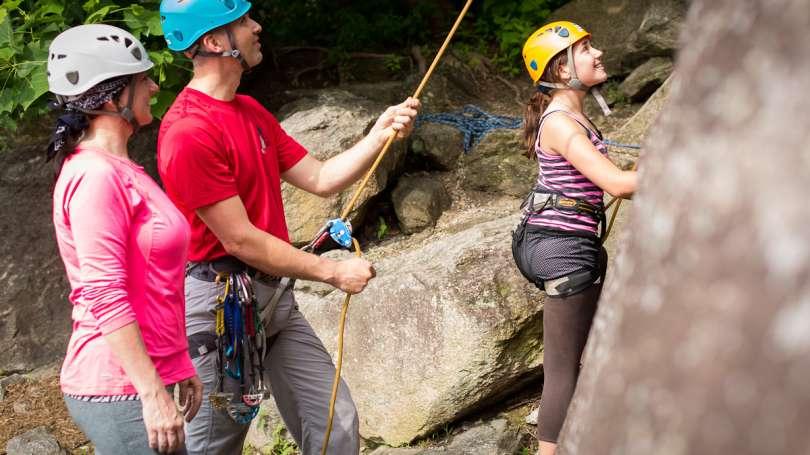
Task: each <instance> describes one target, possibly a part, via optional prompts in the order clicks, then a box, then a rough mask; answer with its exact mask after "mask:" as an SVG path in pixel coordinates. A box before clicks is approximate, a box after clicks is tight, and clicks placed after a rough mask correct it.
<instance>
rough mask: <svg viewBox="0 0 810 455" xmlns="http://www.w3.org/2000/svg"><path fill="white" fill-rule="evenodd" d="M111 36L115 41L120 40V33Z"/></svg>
mask: <svg viewBox="0 0 810 455" xmlns="http://www.w3.org/2000/svg"><path fill="white" fill-rule="evenodd" d="M110 38H112V39H113V41H115V42H116V43H117V42H119V40H120V38H118V35H110Z"/></svg>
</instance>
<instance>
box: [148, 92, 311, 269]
mask: <svg viewBox="0 0 810 455" xmlns="http://www.w3.org/2000/svg"><path fill="white" fill-rule="evenodd" d="M306 154H307V151H306V149H304V147H303V146H301V144H299V143H298V142H296V141H295V139H293V138H291V137H290V136H289V135H287V133H286V132H284V130H283V129H282V128H281V125H279V123H278V120H276V119H275V117H273V115H272V114H270V113H269V112H267V110H266V109H264V108H263V107H262V106H261V105H260V104H259V103H258V102H257V101H256V100H254V99H253V98H251V97H249V96H246V95H237V96H236V98H235V99H233V100H232V101H227V102H226V101H220V100H217V99H214V98H211V97H210V96H208V95H206V94H204V93H202V92H199V91H197V90H193V89H190V88H188V87H186V88H185V89H184V90H183V91H182V92H180V94H179V95H178V96H177V99H176V100H175V101H174V103H173V104H172V106H171V108H169V111H168V112H167V113H166V115H165V116H164V117H163V121H162V123H161V125H160V134H159V136H158V171H159V172H160V177H161V179H163V185H164V186H165V188H166V193H167V194H168V195H169V198H170V199H171V200H172V202H174V204H175V205H176V206H177V207H178V208H179V209H180V211H181V212H182V213H183V215H184V216H185V217H186V219H187V220H188V222H189V224H190V225H191V244H190V247H189V260H190V261H211V260H214V259H217V258H219V257H222V256H225V255H227V253H226V252H225V248H224V247H223V246H222V244H221V243H220V241H219V240H218V239H217V238H216V236H215V235H214V233H213V232H211V230H210V229H208V226H206V225H205V223H203V222H202V220H200V218H199V217H198V216H197V214H196V210H197V209H199V208H201V207H205V206H207V205H211V204H214V203H216V202H219V201H222V200H225V199H228V198H230V197H233V196H237V195H238V196H239V197H240V199H242V203H243V204H244V205H245V209H246V210H247V214H248V218H249V219H250V221H251V222H252V223H253V225H254V226H256V227H257V228H259V229H261V230H263V231H265V232H268V233H270V234H272V235H274V236H276V237H278V238H280V239H282V240H284V241H285V242H289V235H288V233H287V222H286V220H285V218H284V206H283V202H282V199H281V177H280V175H281V173H283V172H285V171H287V170H288V169H290V168H291V167H293V166H295V165H296V164H297V163H298V162H299V161H300V160H301V159H302V158H303V157H304V156H305V155H306Z"/></svg>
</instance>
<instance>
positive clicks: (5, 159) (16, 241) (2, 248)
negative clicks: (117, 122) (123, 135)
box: [0, 124, 157, 372]
mask: <svg viewBox="0 0 810 455" xmlns="http://www.w3.org/2000/svg"><path fill="white" fill-rule="evenodd" d="M50 127H51V125H50V124H46V125H43V126H42V131H50V130H49V128H50ZM156 135H157V131H156V129H155V128H154V127H151V128H145V129H144V130H143V131H142V132H141V133H140V134H139V135H138V136H136V137H135V138H134V139H133V140H132V142H131V143H130V151H131V156H132V157H133V160H134V161H136V162H137V163H139V164H141V165H143V166H144V167H145V168H146V170H147V171H148V172H149V173H150V175H152V176H153V177H155V176H156V168H155V150H156V148H155V142H156ZM38 140H39V142H37V138H33V139H32V142H34V145H21V146H19V147H16V148H13V149H11V150H8V151H4V152H2V153H0V211H2V213H3V214H4V216H3V217H0V232H2V233H3V235H2V237H0V264H2V265H0V344H2V346H4V349H2V350H0V372H3V371H28V370H33V369H34V368H36V367H39V366H42V365H45V364H48V363H51V362H54V361H56V360H58V359H59V358H61V357H63V356H64V353H65V349H66V347H67V340H68V337H69V336H70V331H71V325H70V311H71V305H70V302H69V301H68V299H67V297H68V292H69V286H68V283H67V277H66V276H65V268H64V266H63V264H62V260H61V259H60V257H59V252H58V251H57V248H56V240H55V237H54V231H53V222H52V220H51V213H52V209H51V207H52V198H51V189H52V187H53V166H52V164H51V163H45V160H44V159H43V158H44V151H43V150H44V148H45V146H46V145H45V144H47V139H46V138H44V137H43V138H39V139H38ZM43 140H44V144H43V142H42V141H43Z"/></svg>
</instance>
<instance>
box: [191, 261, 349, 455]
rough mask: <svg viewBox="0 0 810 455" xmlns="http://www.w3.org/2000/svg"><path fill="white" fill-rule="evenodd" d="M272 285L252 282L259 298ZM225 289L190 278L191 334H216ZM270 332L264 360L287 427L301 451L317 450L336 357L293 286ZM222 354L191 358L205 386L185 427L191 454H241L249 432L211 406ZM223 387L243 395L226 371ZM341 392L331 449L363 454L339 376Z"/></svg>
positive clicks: (337, 452)
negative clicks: (298, 301) (218, 303)
mask: <svg viewBox="0 0 810 455" xmlns="http://www.w3.org/2000/svg"><path fill="white" fill-rule="evenodd" d="M275 287H276V284H264V283H262V282H259V281H257V280H254V288H255V291H256V298H257V299H258V301H259V302H260V303H261V302H265V301H266V300H267V299H268V297H269V295H271V294H272V293H273V292H274V291H275ZM222 292H223V285H221V284H217V283H213V282H207V281H201V280H198V279H196V278H194V277H191V276H187V277H186V328H187V333H188V335H189V336H191V335H193V334H196V333H200V332H209V333H214V323H215V321H214V313H213V312H212V310H213V308H214V305H215V303H216V297H217V296H218V295H220V294H221V293H222ZM265 327H268V326H267V324H265ZM267 332H268V333H267V335H268V336H270V337H273V336H275V340H274V341H273V344H272V345H271V347H270V349H269V351H268V354H267V358H266V359H265V360H264V368H265V376H264V377H265V381H269V385H270V387H271V388H272V391H273V398H274V399H275V400H276V405H277V407H278V410H279V413H280V414H281V417H282V418H283V419H284V424H285V425H286V426H287V429H288V430H289V432H290V434H291V435H292V436H293V438H294V439H295V442H296V443H297V444H298V447H299V448H300V449H301V451H302V453H303V454H304V455H310V454H320V453H321V446H322V444H323V437H324V433H325V432H326V419H327V417H328V413H329V399H330V397H331V394H332V381H333V379H334V375H335V367H334V364H333V363H332V358H331V357H330V356H329V353H328V352H327V351H326V349H325V348H324V346H323V343H321V340H320V339H319V338H318V337H317V335H315V332H314V331H313V330H312V326H310V324H309V322H307V320H306V318H304V315H303V314H301V312H300V311H298V305H297V304H296V302H295V298H294V296H293V292H292V290H287V291H285V292H284V294H283V296H282V297H281V300H280V301H279V303H278V306H277V307H276V310H275V313H274V315H273V317H272V321H271V323H270V325H269V327H268V330H267ZM217 355H218V354H217V352H216V351H214V352H209V353H207V354H205V355H203V356H201V357H197V358H196V359H194V366H195V367H196V368H197V374H198V375H199V376H200V379H201V380H202V382H203V385H204V395H203V401H202V407H201V408H200V412H199V413H198V414H197V416H196V417H195V418H194V420H192V421H191V422H190V423H189V424H188V425H187V427H186V448H187V450H188V453H189V454H191V455H196V454H206V455H214V454H217V455H219V454H223V455H231V454H241V453H242V445H243V443H244V440H245V436H246V435H247V431H248V425H240V424H238V423H236V422H234V421H233V420H232V419H231V418H230V417H229V416H228V415H227V413H225V412H223V411H219V410H216V409H214V408H212V406H211V403H210V401H209V400H208V395H209V394H210V393H211V392H212V391H214V389H215V387H216V386H217V376H218V373H217V370H216V364H217ZM245 371H248V370H247V368H245ZM248 379H249V378H248ZM225 389H226V390H225V391H226V392H228V391H232V392H234V397H235V398H234V399H235V400H237V399H238V397H239V395H240V393H241V392H240V391H239V383H238V381H236V380H233V379H231V378H227V376H226V381H225ZM338 390H339V391H338V397H337V403H336V404H335V417H334V423H333V425H332V434H331V436H330V438H329V451H328V453H329V454H333V455H354V454H358V453H359V452H360V434H359V421H358V418H357V408H356V407H355V405H354V401H353V400H352V397H351V394H350V393H349V388H348V387H347V386H346V383H345V382H343V381H341V384H340V387H339V389H338Z"/></svg>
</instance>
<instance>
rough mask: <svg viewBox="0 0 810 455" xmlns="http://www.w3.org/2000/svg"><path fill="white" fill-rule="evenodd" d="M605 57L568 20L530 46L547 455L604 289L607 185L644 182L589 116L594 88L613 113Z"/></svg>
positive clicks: (523, 262) (535, 259) (521, 231)
mask: <svg viewBox="0 0 810 455" xmlns="http://www.w3.org/2000/svg"><path fill="white" fill-rule="evenodd" d="M601 56H602V52H601V51H599V50H597V49H595V48H594V47H592V46H591V42H590V34H589V33H588V32H586V31H585V30H583V29H582V27H580V26H578V25H576V24H574V23H571V22H567V21H558V22H553V23H551V24H548V25H546V26H544V27H541V28H540V29H539V30H537V31H536V32H535V33H534V34H532V36H531V37H529V39H528V41H526V44H525V45H524V48H523V58H524V60H525V62H526V68H527V69H528V70H529V74H530V75H531V77H532V80H533V81H534V82H535V84H536V85H537V87H538V91H537V92H536V93H535V94H534V95H533V96H532V98H531V100H530V101H529V103H528V106H527V108H526V118H525V125H526V131H525V140H526V146H527V148H528V151H527V155H528V156H529V157H532V158H536V159H537V161H538V165H539V167H540V175H539V177H538V179H537V182H536V185H535V187H534V189H533V191H532V193H531V194H530V196H529V198H527V203H526V204H525V206H524V207H525V214H524V217H523V220H522V221H521V223H520V224H519V225H518V228H517V229H516V230H515V233H514V235H513V242H512V253H513V255H514V258H515V263H516V264H517V266H518V269H520V271H521V272H522V273H523V275H524V276H525V277H526V278H527V279H529V280H530V281H532V282H533V283H534V284H535V285H537V286H538V287H539V288H540V289H544V290H545V291H546V294H547V298H546V300H545V304H544V308H543V343H544V361H543V376H544V378H543V382H544V383H543V392H542V404H541V406H540V412H539V415H538V426H537V437H538V439H539V440H540V450H539V452H538V454H539V455H553V454H554V452H555V450H556V447H557V438H558V436H559V432H560V429H561V428H562V424H563V421H564V420H565V415H566V412H567V410H568V405H569V404H570V402H571V397H572V395H573V393H574V386H575V385H576V381H577V377H578V375H579V367H580V358H581V356H582V351H583V349H584V348H585V342H586V340H587V337H588V332H589V330H590V327H591V322H592V321H593V316H594V313H595V312H596V306H597V302H598V300H599V295H600V293H601V290H602V282H601V278H602V277H603V276H604V270H605V266H606V264H607V255H606V253H605V251H604V248H602V244H601V239H600V236H599V227H600V226H599V225H600V222H602V220H603V219H604V203H603V200H602V198H603V195H604V192H608V193H610V194H611V195H614V196H619V197H629V196H630V195H632V194H633V192H634V191H635V189H636V173H635V172H632V171H630V172H628V171H622V170H621V169H619V168H618V167H616V166H615V165H614V164H613V163H611V162H610V160H609V159H608V157H607V147H606V146H605V144H604V143H603V142H602V135H601V134H600V133H599V131H598V130H597V128H596V127H595V126H594V125H593V124H592V123H591V121H590V120H588V118H587V117H586V116H585V114H584V113H583V109H582V105H583V101H584V99H585V96H586V95H587V94H588V93H592V94H593V95H594V96H595V97H596V99H597V101H599V104H600V106H601V107H602V109H603V111H604V112H605V114H609V113H610V110H609V109H608V107H607V105H606V104H605V102H604V99H603V98H602V97H601V95H600V94H599V92H598V90H596V88H595V87H594V86H595V85H598V84H601V83H602V82H604V81H605V80H606V79H607V73H605V70H604V67H603V66H602V62H601V60H600V58H601Z"/></svg>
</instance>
